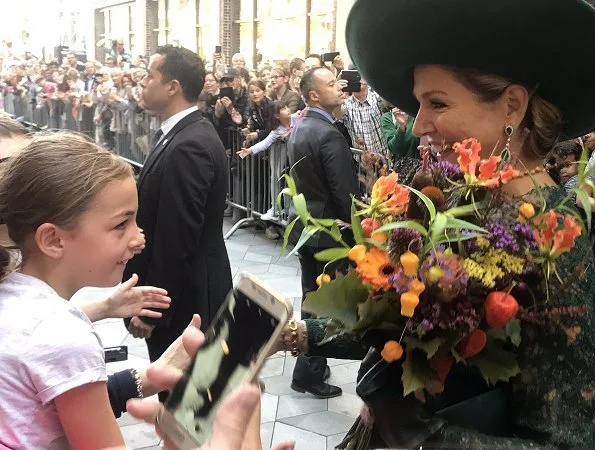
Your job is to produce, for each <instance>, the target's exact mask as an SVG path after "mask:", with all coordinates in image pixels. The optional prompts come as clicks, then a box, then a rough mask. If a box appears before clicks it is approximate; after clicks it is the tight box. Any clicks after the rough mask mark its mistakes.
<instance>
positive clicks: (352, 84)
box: [341, 70, 362, 94]
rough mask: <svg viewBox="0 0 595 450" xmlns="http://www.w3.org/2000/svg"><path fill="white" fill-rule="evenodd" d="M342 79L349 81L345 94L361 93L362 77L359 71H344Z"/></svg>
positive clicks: (344, 90) (344, 89)
mask: <svg viewBox="0 0 595 450" xmlns="http://www.w3.org/2000/svg"><path fill="white" fill-rule="evenodd" d="M341 79H342V80H345V81H347V86H345V87H344V88H343V92H347V93H349V94H352V93H354V92H361V90H362V77H361V75H360V74H359V72H358V71H357V70H344V71H343V72H341Z"/></svg>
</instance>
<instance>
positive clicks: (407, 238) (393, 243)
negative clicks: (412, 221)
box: [388, 228, 423, 261]
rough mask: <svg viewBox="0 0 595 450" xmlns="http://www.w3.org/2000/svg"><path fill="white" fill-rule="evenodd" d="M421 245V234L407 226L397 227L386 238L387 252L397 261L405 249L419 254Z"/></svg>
mask: <svg viewBox="0 0 595 450" xmlns="http://www.w3.org/2000/svg"><path fill="white" fill-rule="evenodd" d="M422 247H423V240H422V238H421V234H420V233H419V232H418V231H415V230H411V229H409V228H397V229H396V230H394V231H393V233H392V235H391V236H390V238H389V240H388V254H389V256H390V257H391V258H392V260H393V261H398V260H399V258H400V257H401V255H402V254H403V253H405V252H406V251H407V250H410V251H412V252H413V253H415V254H416V255H419V254H420V253H421V250H422Z"/></svg>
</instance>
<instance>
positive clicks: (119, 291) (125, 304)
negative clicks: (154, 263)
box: [107, 274, 171, 319]
mask: <svg viewBox="0 0 595 450" xmlns="http://www.w3.org/2000/svg"><path fill="white" fill-rule="evenodd" d="M136 283H138V275H137V274H134V275H132V276H131V277H130V279H129V280H127V281H125V282H124V283H122V284H121V285H120V286H118V287H117V288H116V290H115V291H114V292H113V293H112V295H110V296H109V298H108V299H107V303H108V310H109V313H108V315H107V317H121V318H126V317H133V316H144V317H151V318H155V319H158V318H160V317H161V313H160V312H158V311H153V310H151V309H149V308H155V309H167V308H169V304H170V302H171V299H170V298H169V297H168V296H167V291H166V290H165V289H160V288H156V287H153V286H136Z"/></svg>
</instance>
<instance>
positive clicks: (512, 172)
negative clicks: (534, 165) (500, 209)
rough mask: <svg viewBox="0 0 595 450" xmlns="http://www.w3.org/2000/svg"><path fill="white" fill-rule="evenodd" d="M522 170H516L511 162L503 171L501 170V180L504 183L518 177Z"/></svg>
mask: <svg viewBox="0 0 595 450" xmlns="http://www.w3.org/2000/svg"><path fill="white" fill-rule="evenodd" d="M520 174H521V172H519V171H518V170H516V169H515V168H514V167H513V166H512V165H511V164H508V165H507V166H506V167H505V168H504V169H503V170H502V171H501V172H500V181H502V184H506V183H508V182H509V181H511V180H514V179H515V178H517V177H518V176H519V175H520Z"/></svg>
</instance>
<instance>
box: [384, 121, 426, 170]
mask: <svg viewBox="0 0 595 450" xmlns="http://www.w3.org/2000/svg"><path fill="white" fill-rule="evenodd" d="M414 122H415V119H414V118H413V117H409V120H408V121H407V128H406V129H405V131H401V129H400V128H399V126H398V125H397V126H395V124H394V122H393V115H392V113H391V112H390V111H389V112H386V113H384V114H383V115H382V134H384V137H385V138H386V141H387V142H388V149H389V151H390V152H391V154H392V155H393V160H396V159H399V158H403V157H410V158H417V159H420V156H419V150H418V149H417V147H419V138H417V137H415V136H414V135H413V124H414Z"/></svg>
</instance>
